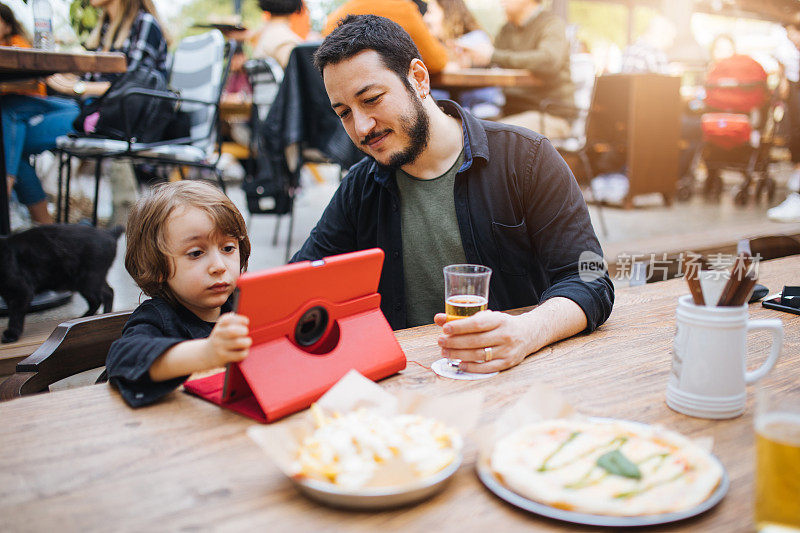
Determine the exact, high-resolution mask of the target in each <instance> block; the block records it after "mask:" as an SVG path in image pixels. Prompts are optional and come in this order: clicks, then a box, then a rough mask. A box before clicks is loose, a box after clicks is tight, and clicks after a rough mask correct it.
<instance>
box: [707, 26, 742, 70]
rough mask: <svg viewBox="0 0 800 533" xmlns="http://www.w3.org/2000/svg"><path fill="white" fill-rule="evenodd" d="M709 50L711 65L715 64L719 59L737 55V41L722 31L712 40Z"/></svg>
mask: <svg viewBox="0 0 800 533" xmlns="http://www.w3.org/2000/svg"><path fill="white" fill-rule="evenodd" d="M708 50H709V57H710V58H711V65H713V64H714V63H716V62H717V61H720V60H722V59H727V58H729V57H732V56H734V55H736V43H735V42H734V41H733V37H731V36H730V35H728V34H727V33H720V34H719V35H717V36H716V37H714V40H713V41H711V45H710V46H709V48H708Z"/></svg>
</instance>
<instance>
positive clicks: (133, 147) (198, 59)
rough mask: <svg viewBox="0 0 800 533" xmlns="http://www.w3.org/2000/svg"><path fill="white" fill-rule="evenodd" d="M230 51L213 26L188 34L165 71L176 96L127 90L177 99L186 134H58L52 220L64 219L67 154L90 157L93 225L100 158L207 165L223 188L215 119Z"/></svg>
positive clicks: (68, 170) (163, 164) (159, 164)
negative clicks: (150, 137) (151, 138)
mask: <svg viewBox="0 0 800 533" xmlns="http://www.w3.org/2000/svg"><path fill="white" fill-rule="evenodd" d="M230 56H231V49H230V47H229V46H228V45H227V43H226V42H225V39H224V38H223V36H222V34H221V33H220V32H219V31H217V30H214V31H210V32H207V33H204V34H202V35H196V36H192V37H187V38H185V39H183V40H182V41H181V42H180V44H179V45H178V48H177V49H176V50H175V54H174V61H173V65H172V70H171V73H170V87H171V88H172V89H173V90H175V91H176V92H177V93H178V96H176V95H175V94H174V93H171V92H157V91H149V90H145V89H134V90H132V91H130V94H131V95H132V96H133V95H144V96H149V97H152V98H162V99H168V100H174V101H176V104H177V105H178V106H180V111H181V113H183V114H184V116H187V117H188V119H189V122H190V124H189V125H188V126H189V136H188V137H180V138H176V139H169V140H164V141H159V142H153V143H141V142H136V139H127V140H117V139H105V138H99V137H91V136H73V135H69V136H63V137H59V138H58V140H57V141H56V142H57V146H58V151H59V158H60V159H59V160H60V163H61V164H60V168H59V187H58V189H59V190H58V201H57V214H56V219H57V220H59V221H63V222H67V221H68V220H69V195H70V182H71V178H72V176H71V168H72V165H71V164H70V161H71V158H72V157H77V158H80V159H93V160H94V161H95V165H96V167H95V176H94V177H95V184H94V205H93V211H92V223H93V224H94V225H97V200H98V194H99V189H100V177H101V167H102V162H103V160H104V159H114V158H126V159H130V160H131V161H133V162H144V163H149V164H151V165H154V166H156V167H170V168H172V167H175V166H177V167H178V168H181V167H183V166H188V167H193V168H200V169H206V170H209V171H211V172H213V173H214V175H215V177H216V179H217V183H218V184H219V186H220V188H222V189H223V190H225V184H224V182H223V181H222V173H221V171H220V170H219V168H217V163H218V161H219V156H220V154H221V139H220V138H219V136H218V131H219V127H218V121H219V103H220V99H221V97H222V93H223V91H224V88H225V81H226V79H227V77H228V71H229V68H230ZM64 167H66V178H64V177H63V169H64ZM181 172H182V171H181ZM182 175H183V174H182Z"/></svg>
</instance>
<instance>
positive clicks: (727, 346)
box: [667, 295, 783, 418]
mask: <svg viewBox="0 0 800 533" xmlns="http://www.w3.org/2000/svg"><path fill="white" fill-rule="evenodd" d="M675 314H676V322H677V324H676V330H675V342H674V344H673V351H672V372H670V375H669V382H668V383H667V405H668V406H669V407H670V408H671V409H674V410H675V411H678V412H680V413H684V414H687V415H690V416H696V417H700V418H733V417H735V416H739V415H740V414H742V413H743V412H744V408H745V404H746V402H747V391H746V388H745V387H746V385H749V384H751V383H755V382H756V381H758V380H759V379H761V378H762V377H764V376H765V375H767V373H768V372H769V371H770V370H772V367H773V366H774V365H775V361H776V360H777V359H778V355H779V354H780V352H781V347H782V346H783V324H782V323H781V321H780V320H778V319H769V320H749V319H748V311H747V305H746V304H745V305H741V306H739V307H714V306H704V305H695V304H694V303H693V302H692V297H691V296H689V295H686V296H681V297H680V298H678V308H677V311H676V313H675ZM757 329H766V330H770V331H771V332H772V346H771V350H770V353H769V356H768V357H767V360H766V361H764V363H763V364H762V365H761V366H760V367H759V368H758V369H756V370H753V371H747V364H746V355H747V354H746V351H747V333H748V332H749V331H753V330H757Z"/></svg>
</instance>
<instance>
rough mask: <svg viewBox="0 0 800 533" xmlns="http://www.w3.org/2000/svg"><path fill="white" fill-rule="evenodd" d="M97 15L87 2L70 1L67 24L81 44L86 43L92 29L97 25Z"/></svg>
mask: <svg viewBox="0 0 800 533" xmlns="http://www.w3.org/2000/svg"><path fill="white" fill-rule="evenodd" d="M99 15H100V13H99V12H98V10H96V9H95V8H93V7H92V6H91V4H90V3H89V0H72V3H71V4H70V6H69V23H70V26H72V29H73V30H75V35H77V36H78V40H79V41H80V42H81V43H84V42H86V39H87V38H88V37H89V34H90V33H91V32H92V29H94V27H95V26H96V25H97V21H98V19H99Z"/></svg>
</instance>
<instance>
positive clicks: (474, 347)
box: [433, 311, 533, 373]
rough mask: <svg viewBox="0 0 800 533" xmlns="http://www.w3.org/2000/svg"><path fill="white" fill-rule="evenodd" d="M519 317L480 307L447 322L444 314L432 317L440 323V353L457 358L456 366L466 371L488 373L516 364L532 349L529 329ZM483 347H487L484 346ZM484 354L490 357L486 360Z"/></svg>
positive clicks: (521, 317)
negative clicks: (484, 309)
mask: <svg viewBox="0 0 800 533" xmlns="http://www.w3.org/2000/svg"><path fill="white" fill-rule="evenodd" d="M523 317H524V315H521V316H511V315H509V314H506V313H500V312H498V311H481V312H480V313H477V314H476V315H474V316H471V317H469V318H462V319H459V320H453V321H450V322H447V323H445V320H446V319H447V315H445V314H444V313H438V314H437V315H436V316H435V317H434V318H433V320H434V322H436V324H437V325H439V326H442V331H443V335H442V336H440V337H439V346H441V348H442V356H444V357H447V358H449V359H461V364H460V368H461V370H464V371H466V372H477V373H488V372H497V371H498V370H505V369H507V368H511V367H512V366H516V365H518V364H519V363H521V362H522V360H523V359H525V357H526V356H527V355H528V354H529V353H531V352H532V351H533V350H531V348H530V338H531V333H532V332H531V331H530V328H529V326H528V324H526V322H525V319H524V318H523ZM487 347H488V348H491V350H486V349H485V348H487ZM489 354H491V356H489ZM487 357H488V358H490V359H491V360H490V361H487Z"/></svg>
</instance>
